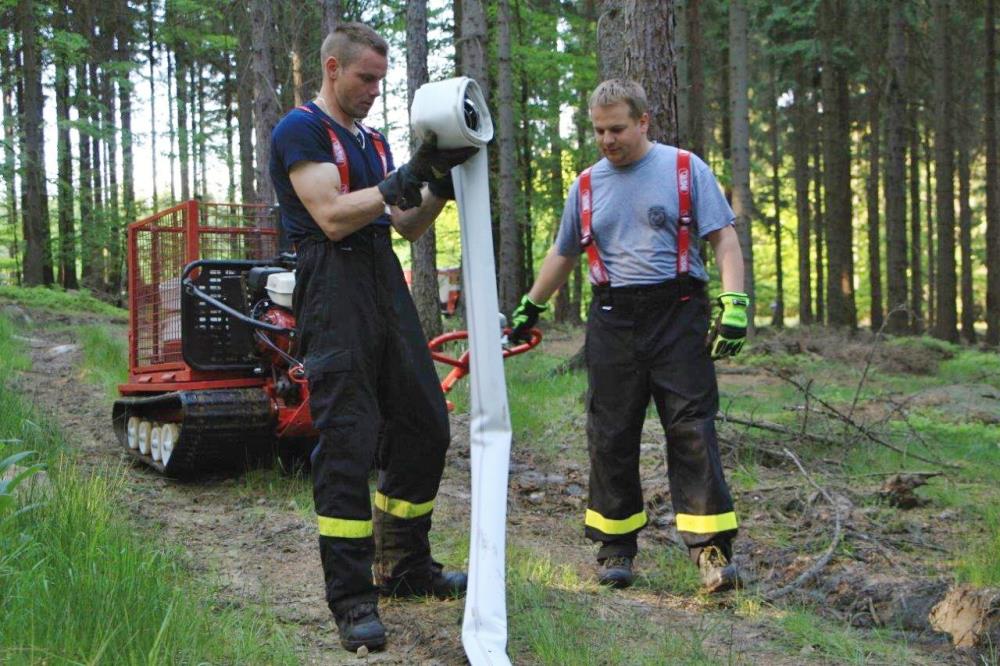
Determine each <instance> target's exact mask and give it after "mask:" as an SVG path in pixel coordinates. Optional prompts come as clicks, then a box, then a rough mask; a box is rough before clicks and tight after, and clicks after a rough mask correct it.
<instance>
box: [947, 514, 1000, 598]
mask: <svg viewBox="0 0 1000 666" xmlns="http://www.w3.org/2000/svg"><path fill="white" fill-rule="evenodd" d="M975 513H976V514H977V515H976V517H975V519H974V520H973V521H972V522H973V523H974V524H975V525H976V526H977V529H976V532H977V533H978V534H979V536H978V537H977V538H975V539H970V540H968V541H967V542H966V543H967V546H966V548H964V549H960V550H959V553H960V554H959V560H958V563H957V565H956V573H957V575H958V579H959V580H960V581H963V582H967V583H971V584H972V585H976V586H978V587H996V586H998V585H1000V558H998V557H997V553H1000V504H998V503H996V502H994V503H993V504H992V505H987V506H984V507H982V508H981V509H979V510H977V511H976V512H975Z"/></svg>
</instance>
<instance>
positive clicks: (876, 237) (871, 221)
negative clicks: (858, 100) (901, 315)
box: [865, 78, 884, 332]
mask: <svg viewBox="0 0 1000 666" xmlns="http://www.w3.org/2000/svg"><path fill="white" fill-rule="evenodd" d="M881 94H882V91H881V89H880V86H879V84H878V81H877V80H875V79H874V78H873V79H870V80H869V81H868V99H867V102H868V183H867V186H866V188H865V190H866V192H865V193H866V195H867V196H866V199H867V207H868V289H869V291H870V292H871V304H870V305H871V307H870V310H869V317H870V320H871V329H872V330H873V331H875V332H878V331H880V330H882V324H883V323H884V319H883V314H882V313H883V310H882V249H881V244H882V241H881V237H880V236H881V235H880V233H879V224H880V222H881V219H880V216H879V175H880V174H879V167H880V164H881V160H882V155H881V146H880V144H879V138H880V136H881V134H880V131H881V130H880V129H879V111H880V109H879V107H880V104H879V98H880V97H881Z"/></svg>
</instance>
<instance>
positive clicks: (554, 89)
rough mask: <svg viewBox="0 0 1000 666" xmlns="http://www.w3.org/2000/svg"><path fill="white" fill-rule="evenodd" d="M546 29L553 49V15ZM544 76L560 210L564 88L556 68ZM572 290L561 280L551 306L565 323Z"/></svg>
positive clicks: (552, 186)
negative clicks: (561, 125) (546, 80)
mask: <svg viewBox="0 0 1000 666" xmlns="http://www.w3.org/2000/svg"><path fill="white" fill-rule="evenodd" d="M545 32H546V35H547V36H546V37H545V39H547V40H551V43H550V44H549V47H550V48H551V49H553V50H554V49H555V48H556V36H555V19H552V20H551V23H550V24H549V25H547V26H546V27H545ZM546 76H547V77H548V83H547V86H546V88H547V89H548V91H549V95H548V100H547V113H546V118H545V128H546V132H547V133H548V143H549V151H550V159H549V163H548V170H549V179H548V180H549V205H550V207H551V208H552V210H554V211H560V212H561V211H562V208H563V205H564V203H565V201H566V187H565V182H564V180H563V168H562V162H563V142H562V137H561V136H560V134H559V123H560V120H561V116H562V107H561V105H560V99H561V97H562V95H563V92H562V91H561V89H560V83H561V82H560V76H559V72H558V71H557V70H556V69H555V68H552V69H550V70H549V71H548V72H547V74H546ZM558 233H559V218H558V217H556V219H555V224H553V227H552V231H551V234H550V239H551V240H552V241H553V242H555V239H556V236H557V234H558ZM571 291H572V287H571V284H570V282H569V281H567V283H566V284H564V285H563V286H562V287H561V288H560V289H559V291H558V292H556V295H555V305H554V306H553V309H552V317H553V319H555V321H557V322H559V323H567V322H569V321H570V320H571V319H572V318H573V314H572V310H573V306H572V303H571V299H570V293H571Z"/></svg>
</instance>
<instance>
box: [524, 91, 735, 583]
mask: <svg viewBox="0 0 1000 666" xmlns="http://www.w3.org/2000/svg"><path fill="white" fill-rule="evenodd" d="M647 109H648V104H647V102H646V94H645V92H644V91H643V89H642V87H641V86H640V85H639V84H637V83H635V82H633V81H624V80H617V79H612V80H608V81H605V82H603V83H601V84H600V85H599V86H598V87H597V89H596V90H595V91H594V93H593V94H592V95H591V98H590V117H591V121H592V123H593V126H594V133H595V135H596V139H597V143H598V145H599V147H600V149H601V152H602V153H603V154H604V159H602V160H601V161H600V162H598V163H597V164H595V165H594V166H593V167H592V168H590V169H587V170H586V171H584V172H583V173H582V174H581V175H580V178H578V179H577V181H576V182H575V183H574V184H573V186H572V188H571V189H570V193H569V197H568V199H567V202H566V207H565V210H564V212H563V217H562V223H561V226H560V228H559V234H558V236H557V238H556V242H555V245H554V246H553V247H552V249H551V250H550V251H549V254H548V256H547V257H546V258H545V261H544V262H543V264H542V267H541V270H540V271H539V275H538V279H537V280H536V281H535V284H534V285H533V286H532V287H531V290H530V291H529V292H528V293H527V294H525V296H524V298H523V299H522V300H521V304H520V305H519V306H518V308H517V309H516V310H515V311H514V314H513V324H514V326H515V328H514V331H513V332H512V337H513V338H514V339H520V338H521V337H522V336H524V335H526V333H527V331H528V330H529V329H530V328H531V327H532V326H534V325H535V323H537V320H538V315H539V313H540V312H542V311H543V310H544V309H545V306H544V303H545V302H546V301H547V300H548V299H549V297H550V296H551V295H552V293H553V292H554V291H555V290H556V289H558V288H559V287H560V286H561V285H563V284H564V283H565V282H566V279H567V278H568V277H569V274H570V273H571V272H572V271H573V269H574V267H575V266H576V264H577V261H578V260H579V256H580V254H581V252H582V251H583V250H586V251H587V253H588V255H589V260H590V275H591V282H592V283H593V285H594V286H593V295H594V297H593V300H592V302H591V306H590V312H589V315H588V318H587V341H586V348H585V355H586V361H587V373H588V382H589V388H588V393H587V441H588V450H589V453H590V500H589V504H588V508H587V512H586V516H585V519H584V524H585V533H586V535H587V537H588V538H590V539H591V540H593V541H596V542H599V543H600V544H601V546H600V549H599V550H598V553H597V559H598V562H599V563H600V565H601V568H600V572H599V580H600V582H601V583H604V584H606V585H610V586H612V587H628V586H629V585H631V584H632V581H633V578H634V575H633V573H632V560H633V559H634V558H635V556H636V553H637V552H638V546H637V535H638V533H639V531H640V530H641V529H642V528H643V527H644V526H645V525H646V522H647V516H646V511H645V509H644V506H643V500H642V487H641V484H640V479H639V440H640V437H641V434H642V425H643V421H644V420H645V416H646V408H647V406H648V405H649V402H650V399H651V398H652V400H653V402H654V403H655V404H656V409H657V412H658V414H659V416H660V421H661V422H662V424H663V428H664V430H665V432H666V438H667V476H668V479H669V483H670V495H671V499H672V501H673V507H674V511H675V513H676V517H677V530H678V531H679V533H680V535H681V537H682V538H683V539H684V542H685V543H686V544H687V546H688V548H689V550H690V554H691V558H692V560H694V562H695V563H696V564H697V565H698V567H699V569H700V571H701V576H702V582H703V584H704V587H705V589H706V590H708V591H710V592H717V591H722V590H725V589H729V588H732V587H734V586H736V585H738V584H739V583H740V580H739V574H738V571H737V570H736V567H735V566H734V565H733V564H732V561H731V558H732V548H731V541H732V538H733V537H734V536H735V535H736V514H735V513H734V511H733V501H732V498H731V496H730V493H729V488H728V486H727V485H726V480H725V477H724V475H723V471H722V462H721V460H720V458H719V448H718V443H717V440H716V434H715V424H714V417H715V413H716V411H717V410H718V406H719V393H718V385H717V383H716V378H715V367H714V365H713V362H712V359H713V358H719V357H722V356H730V355H734V354H736V353H737V352H739V350H740V348H741V347H742V346H743V341H744V339H745V337H746V326H747V315H746V311H747V307H748V305H749V299H748V298H747V296H746V294H744V293H742V292H743V259H742V255H741V252H740V244H739V241H738V239H737V236H736V231H735V229H734V227H733V219H734V215H733V212H732V209H731V208H730V207H729V204H728V203H727V202H726V200H725V198H724V197H723V196H722V193H721V192H720V191H719V187H718V184H717V182H716V180H715V177H714V176H713V175H712V172H711V170H710V169H709V168H708V166H707V165H706V164H705V163H704V162H702V161H701V160H700V159H698V158H697V157H696V156H694V155H691V154H690V153H687V152H686V151H680V150H678V149H677V148H674V147H671V146H665V145H662V144H658V143H653V142H651V141H650V140H649V139H648V137H647V130H648V127H649V113H648V112H647ZM699 238H705V239H707V240H708V241H709V243H711V244H712V247H713V249H714V252H715V257H716V261H717V263H718V266H719V270H720V273H721V277H722V286H723V293H722V294H721V295H720V296H719V301H720V303H721V304H722V306H723V315H722V319H721V324H722V325H721V326H720V327H719V330H718V334H717V335H716V336H715V337H714V339H713V340H712V341H711V349H709V347H708V346H706V344H705V342H706V336H707V334H708V319H709V307H708V300H707V297H706V295H705V290H704V285H705V284H706V283H707V282H708V274H707V273H706V272H705V267H704V266H703V265H702V262H701V256H700V254H699V252H698V239H699Z"/></svg>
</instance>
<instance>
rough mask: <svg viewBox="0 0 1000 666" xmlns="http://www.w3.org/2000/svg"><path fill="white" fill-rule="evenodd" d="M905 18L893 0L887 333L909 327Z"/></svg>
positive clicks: (888, 136) (900, 4) (887, 181)
mask: <svg viewBox="0 0 1000 666" xmlns="http://www.w3.org/2000/svg"><path fill="white" fill-rule="evenodd" d="M905 39H906V18H905V15H904V14H903V0H892V4H891V5H890V9H889V54H888V55H889V77H888V84H889V88H888V91H887V97H888V106H889V108H888V114H887V117H886V124H887V127H886V143H887V144H888V153H889V155H888V160H887V165H886V171H885V241H886V242H885V254H886V274H887V275H886V283H887V284H886V286H887V288H888V301H887V303H886V305H887V308H888V321H887V322H886V330H887V331H888V332H889V333H894V334H900V333H905V332H906V330H907V329H908V328H909V317H908V315H907V311H906V309H907V308H908V307H910V306H909V295H908V294H907V288H906V287H907V285H906V125H905V121H906V95H905V93H904V92H903V87H904V85H905V78H904V77H905V75H906V42H905Z"/></svg>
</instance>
